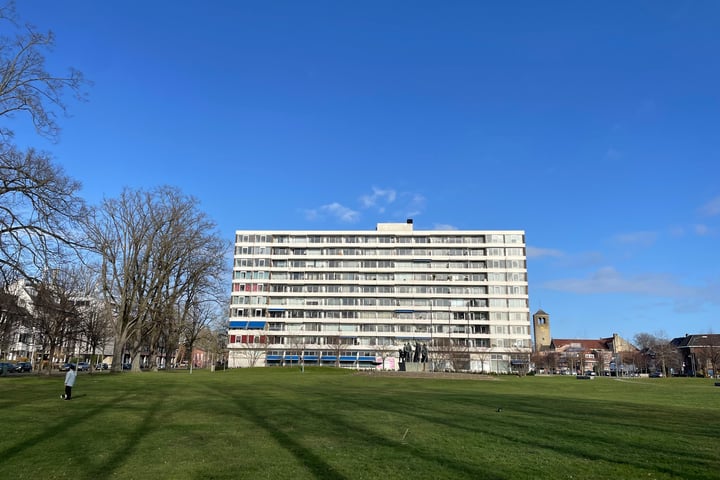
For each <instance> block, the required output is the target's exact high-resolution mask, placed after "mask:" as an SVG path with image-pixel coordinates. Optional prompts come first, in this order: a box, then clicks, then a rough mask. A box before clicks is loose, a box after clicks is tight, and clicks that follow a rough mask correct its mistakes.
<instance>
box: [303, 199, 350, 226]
mask: <svg viewBox="0 0 720 480" xmlns="http://www.w3.org/2000/svg"><path fill="white" fill-rule="evenodd" d="M324 216H331V217H335V218H337V219H338V220H340V221H341V222H347V223H353V222H356V221H357V220H358V219H359V218H360V213H359V212H357V211H355V210H353V209H351V208H348V207H345V206H343V205H341V204H340V203H338V202H333V203H329V204H327V205H322V206H321V207H319V208H317V209H310V210H305V218H307V219H308V220H318V219H320V218H323V217H324Z"/></svg>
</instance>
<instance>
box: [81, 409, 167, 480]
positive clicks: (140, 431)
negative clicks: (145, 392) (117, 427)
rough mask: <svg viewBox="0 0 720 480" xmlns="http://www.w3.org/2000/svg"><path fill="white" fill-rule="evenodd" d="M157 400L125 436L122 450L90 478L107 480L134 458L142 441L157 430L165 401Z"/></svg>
mask: <svg viewBox="0 0 720 480" xmlns="http://www.w3.org/2000/svg"><path fill="white" fill-rule="evenodd" d="M156 398H157V400H156V401H155V402H153V403H152V405H151V406H150V408H149V409H148V410H146V412H145V415H144V416H143V418H142V419H141V420H140V421H138V422H137V427H136V428H135V430H134V431H133V432H130V433H127V434H125V435H124V436H123V437H124V438H125V443H124V445H123V446H122V447H121V448H118V449H116V450H115V451H114V453H113V454H112V455H111V456H110V458H108V460H107V461H105V462H103V463H102V464H100V465H98V466H96V467H95V468H94V469H93V470H92V471H90V472H89V473H88V476H89V478H107V477H110V476H111V475H112V473H113V472H114V471H115V470H117V469H118V468H119V467H120V466H122V465H123V464H124V462H125V461H126V460H127V459H128V458H129V457H130V456H132V454H133V452H134V451H135V450H137V448H138V446H139V445H140V444H141V440H142V439H143V438H144V437H145V436H147V435H148V434H150V433H152V432H153V431H154V430H155V428H156V422H155V418H156V416H157V414H158V412H160V411H161V410H162V408H161V407H162V404H163V402H164V399H163V398H162V397H156Z"/></svg>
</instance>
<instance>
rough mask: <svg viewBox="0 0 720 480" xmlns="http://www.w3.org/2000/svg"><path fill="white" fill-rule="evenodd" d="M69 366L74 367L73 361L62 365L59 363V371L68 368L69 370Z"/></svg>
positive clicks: (65, 370) (64, 370)
mask: <svg viewBox="0 0 720 480" xmlns="http://www.w3.org/2000/svg"><path fill="white" fill-rule="evenodd" d="M70 368H75V364H74V363H63V364H62V365H60V371H61V372H67V371H68V370H70Z"/></svg>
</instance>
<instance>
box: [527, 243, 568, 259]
mask: <svg viewBox="0 0 720 480" xmlns="http://www.w3.org/2000/svg"><path fill="white" fill-rule="evenodd" d="M525 254H526V255H527V257H528V258H540V257H562V256H563V253H562V252H561V251H560V250H556V249H554V248H540V247H531V246H528V247H527V249H526V251H525Z"/></svg>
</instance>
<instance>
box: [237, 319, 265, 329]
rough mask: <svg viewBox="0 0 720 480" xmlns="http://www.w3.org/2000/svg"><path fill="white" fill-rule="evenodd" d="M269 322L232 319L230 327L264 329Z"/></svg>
mask: <svg viewBox="0 0 720 480" xmlns="http://www.w3.org/2000/svg"><path fill="white" fill-rule="evenodd" d="M266 324H267V322H257V321H254V322H248V321H247V320H231V321H230V328H239V329H241V330H263V329H264V328H265V325H266Z"/></svg>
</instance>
